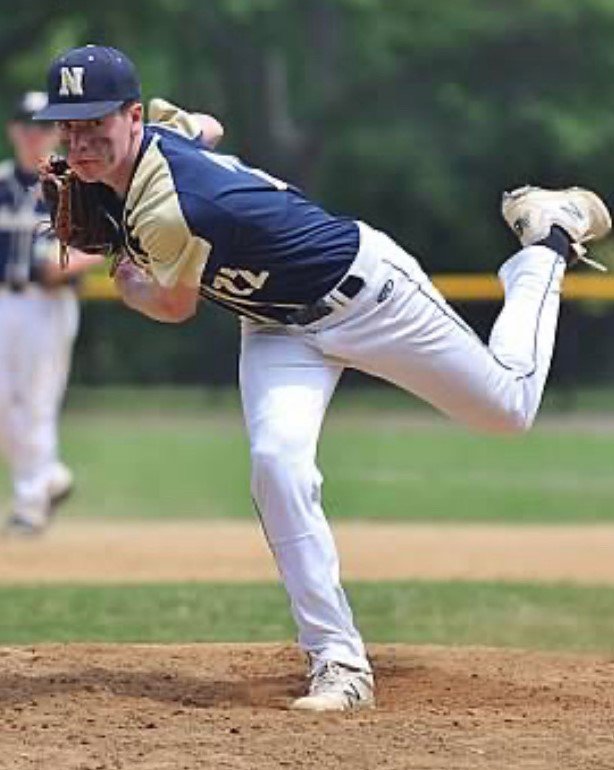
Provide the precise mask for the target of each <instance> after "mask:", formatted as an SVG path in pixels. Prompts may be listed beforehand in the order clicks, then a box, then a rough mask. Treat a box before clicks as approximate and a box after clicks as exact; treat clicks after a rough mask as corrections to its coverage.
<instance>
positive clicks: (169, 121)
mask: <svg viewBox="0 0 614 770" xmlns="http://www.w3.org/2000/svg"><path fill="white" fill-rule="evenodd" d="M147 112H148V118H149V121H150V122H151V123H158V124H159V125H161V126H164V128H170V129H172V130H173V131H178V132H179V133H180V134H182V135H183V136H185V137H186V138H188V139H200V138H201V136H202V128H201V125H200V121H199V120H198V118H197V117H196V115H192V114H191V113H190V112H186V111H185V110H182V109H181V107H177V106H176V105H175V104H172V103H171V102H167V101H166V99H160V98H158V97H156V98H155V99H152V100H151V101H150V102H149V108H148V111H147Z"/></svg>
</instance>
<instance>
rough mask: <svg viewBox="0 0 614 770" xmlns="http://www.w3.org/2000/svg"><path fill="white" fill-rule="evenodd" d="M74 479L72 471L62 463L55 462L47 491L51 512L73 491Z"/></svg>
mask: <svg viewBox="0 0 614 770" xmlns="http://www.w3.org/2000/svg"><path fill="white" fill-rule="evenodd" d="M74 486H75V479H74V476H73V472H72V471H71V470H70V468H68V467H67V466H66V465H64V463H60V462H58V463H56V464H55V467H54V469H53V474H52V476H51V478H50V480H49V484H48V486H47V491H48V494H49V504H50V507H51V509H52V512H55V509H56V508H57V506H59V505H60V504H61V503H63V502H64V501H65V500H67V499H68V498H69V497H70V495H71V494H72V492H73V489H74Z"/></svg>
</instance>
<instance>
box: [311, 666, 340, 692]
mask: <svg viewBox="0 0 614 770" xmlns="http://www.w3.org/2000/svg"><path fill="white" fill-rule="evenodd" d="M342 677H343V669H342V668H341V666H339V665H338V664H337V663H334V662H332V661H327V662H326V663H323V664H322V666H321V667H320V668H318V670H317V671H314V673H313V674H312V677H311V687H310V690H311V692H312V693H318V692H320V690H323V689H326V688H327V687H328V686H329V685H331V686H332V685H341V684H343V679H342Z"/></svg>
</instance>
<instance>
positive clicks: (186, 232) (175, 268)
mask: <svg viewBox="0 0 614 770" xmlns="http://www.w3.org/2000/svg"><path fill="white" fill-rule="evenodd" d="M123 226H124V230H125V240H126V246H127V250H128V252H129V254H130V256H131V257H132V258H133V259H134V260H135V261H136V262H137V263H139V264H141V265H143V266H144V267H146V268H147V269H148V270H150V272H151V273H152V275H153V276H154V277H155V278H156V280H157V281H158V282H159V283H160V284H161V285H163V286H169V287H170V286H173V285H175V284H176V283H177V282H180V281H181V282H183V283H186V284H188V285H193V286H198V285H200V287H201V293H202V294H203V296H206V297H208V298H210V299H213V300H214V301H217V302H219V303H220V304H223V305H224V306H226V307H228V308H230V309H231V310H233V311H234V312H237V313H240V314H243V315H247V316H249V317H252V318H256V319H264V320H266V319H274V320H279V321H282V322H283V321H284V320H285V318H286V317H287V315H288V314H289V313H290V312H292V311H293V310H295V309H297V308H300V307H303V306H305V305H308V304H310V303H312V302H314V301H316V300H317V299H319V298H320V297H322V296H323V295H324V294H326V293H327V292H328V291H329V290H330V289H331V288H332V287H333V286H334V285H335V284H336V283H338V281H339V280H340V279H341V277H342V276H343V275H344V274H345V273H346V272H347V270H348V268H349V266H350V264H351V263H352V261H353V259H354V257H355V256H356V252H357V250H358V227H357V225H356V223H355V222H354V221H352V220H349V219H345V218H342V217H335V216H332V215H331V214H328V213H327V212H326V211H324V210H323V209H321V208H320V207H319V206H317V205H315V204H313V203H311V202H310V201H308V200H307V199H306V198H305V197H304V196H303V195H302V194H301V193H300V192H299V191H298V190H297V189H296V188H293V187H291V186H289V185H287V184H286V183H284V182H281V181H279V180H277V179H274V178H273V177H271V176H269V175H268V174H266V173H265V172H263V171H260V170H258V169H251V168H249V167H247V166H245V165H244V164H243V163H241V162H240V161H239V160H238V159H237V158H235V157H232V156H228V155H221V154H218V153H215V152H211V151H207V150H204V149H203V147H202V144H201V143H200V139H190V138H188V137H186V136H183V135H181V134H179V133H177V132H176V131H174V130H170V129H168V128H163V127H161V126H158V125H151V124H150V125H148V126H146V128H145V139H144V142H143V147H142V151H141V157H140V160H139V161H138V164H137V167H136V170H135V173H134V177H133V180H132V183H131V186H130V189H129V190H128V194H127V197H126V201H125V206H124V212H123Z"/></svg>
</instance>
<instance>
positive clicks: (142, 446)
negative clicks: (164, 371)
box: [0, 389, 614, 523]
mask: <svg viewBox="0 0 614 770" xmlns="http://www.w3.org/2000/svg"><path fill="white" fill-rule="evenodd" d="M586 398H587V399H588V400H587V403H593V404H595V403H601V401H599V400H598V399H597V397H596V396H593V397H592V400H591V399H590V398H588V397H586ZM603 398H605V396H603ZM432 414H433V413H432V412H431V411H430V410H427V409H425V408H424V407H420V406H417V402H416V401H415V400H414V399H411V398H409V397H408V396H406V395H404V394H402V393H397V392H396V391H394V390H392V389H385V390H382V391H381V392H379V391H378V392H373V391H368V390H367V391H361V392H356V391H351V390H350V391H342V393H341V394H340V395H339V398H338V399H337V400H336V401H335V402H334V403H333V407H332V409H331V413H330V415H329V416H328V418H327V420H326V424H325V426H324V431H323V434H322V441H321V445H320V453H319V465H320V467H321V469H322V471H323V473H324V476H325V485H324V500H325V505H326V510H327V514H328V515H329V516H330V517H331V518H333V519H335V518H337V519H340V518H356V519H394V520H398V521H499V522H553V523H557V522H578V523H581V522H595V521H608V520H614V505H612V501H613V500H614V474H612V472H611V463H612V460H611V458H612V457H614V431H608V430H600V431H592V432H591V431H590V430H587V429H580V428H578V427H573V426H574V423H570V424H567V423H566V422H565V419H566V418H565V417H564V416H561V417H560V421H559V423H560V424H559V425H558V426H557V427H556V429H553V428H552V427H551V426H549V425H546V424H543V425H540V424H539V423H538V425H537V427H536V428H535V429H534V430H533V432H532V433H530V434H529V435H527V436H522V437H513V438H509V437H490V436H484V435H476V434H472V433H470V432H468V431H466V430H463V429H461V428H458V427H455V426H453V425H452V424H451V423H449V422H446V421H443V420H442V419H439V418H434V419H433V421H432V423H430V422H429V421H428V419H427V418H426V416H427V415H432ZM416 418H418V419H416ZM609 419H612V421H613V423H614V417H612V418H609ZM63 437H64V441H63V444H64V450H65V456H66V458H67V459H68V461H69V463H70V464H71V465H72V466H73V468H74V469H75V472H76V477H77V482H78V487H79V494H78V495H76V496H75V498H74V501H73V502H71V503H70V504H69V506H68V507H67V509H66V513H67V515H69V516H76V517H106V518H110V519H111V518H148V517H151V518H170V517H177V518H183V519H186V518H236V517H250V516H253V511H252V506H251V500H250V495H249V457H248V447H247V440H246V437H245V433H244V429H243V423H242V417H241V413H240V408H239V403H238V396H237V393H236V392H235V391H225V390H222V391H205V390H190V389H188V390H180V389H151V390H147V389H144V390H138V391H135V390H130V389H120V390H113V389H100V390H96V389H93V390H89V391H88V390H85V391H76V392H73V393H72V394H71V397H70V401H69V408H68V410H67V413H66V415H65V417H64V420H63ZM0 491H2V490H1V489H0ZM7 491H8V490H7V488H6V477H5V478H4V492H5V493H6V492H7Z"/></svg>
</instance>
